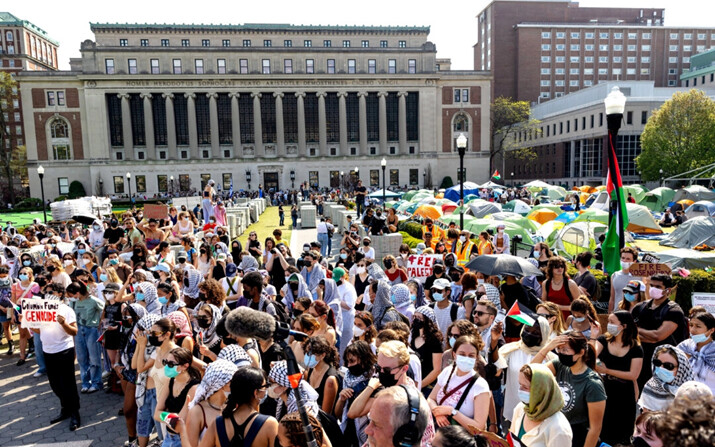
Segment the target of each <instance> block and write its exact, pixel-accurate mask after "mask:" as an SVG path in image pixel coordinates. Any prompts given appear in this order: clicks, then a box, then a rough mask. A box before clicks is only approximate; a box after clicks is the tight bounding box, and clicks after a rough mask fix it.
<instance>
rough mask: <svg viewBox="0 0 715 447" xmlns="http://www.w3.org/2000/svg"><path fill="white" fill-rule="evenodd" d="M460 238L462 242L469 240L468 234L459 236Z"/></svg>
mask: <svg viewBox="0 0 715 447" xmlns="http://www.w3.org/2000/svg"><path fill="white" fill-rule="evenodd" d="M459 240H460V241H462V242H464V241H466V240H467V237H466V236H459Z"/></svg>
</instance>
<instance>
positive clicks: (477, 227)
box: [456, 215, 534, 244]
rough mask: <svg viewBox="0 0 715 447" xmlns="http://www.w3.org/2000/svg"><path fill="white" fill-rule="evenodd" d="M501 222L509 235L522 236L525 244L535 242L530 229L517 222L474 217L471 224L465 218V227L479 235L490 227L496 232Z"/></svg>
mask: <svg viewBox="0 0 715 447" xmlns="http://www.w3.org/2000/svg"><path fill="white" fill-rule="evenodd" d="M456 217H457V222H459V215H457V216H456ZM465 217H466V216H465ZM500 223H503V224H504V227H505V228H504V232H505V233H506V234H508V235H509V237H511V238H513V237H514V236H516V235H519V236H521V240H522V242H524V243H525V244H533V243H534V240H533V239H532V238H531V234H529V231H528V230H526V229H524V228H523V227H521V226H519V225H517V224H515V223H514V222H508V221H503V220H494V219H476V218H474V220H472V221H470V222H469V224H467V221H466V220H465V222H464V229H465V230H467V231H471V232H472V233H473V234H474V235H479V233H481V232H482V231H486V230H487V229H488V228H492V229H493V230H494V232H495V233H496V228H497V224H500Z"/></svg>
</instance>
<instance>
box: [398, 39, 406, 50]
mask: <svg viewBox="0 0 715 447" xmlns="http://www.w3.org/2000/svg"><path fill="white" fill-rule="evenodd" d="M397 47H398V48H407V41H406V40H401V41H399V42H398V43H397Z"/></svg>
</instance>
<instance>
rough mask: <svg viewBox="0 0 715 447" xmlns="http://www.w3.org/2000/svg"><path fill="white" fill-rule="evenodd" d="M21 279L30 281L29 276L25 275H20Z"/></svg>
mask: <svg viewBox="0 0 715 447" xmlns="http://www.w3.org/2000/svg"><path fill="white" fill-rule="evenodd" d="M19 278H20V281H27V280H28V279H30V277H29V276H27V275H23V274H20V275H19Z"/></svg>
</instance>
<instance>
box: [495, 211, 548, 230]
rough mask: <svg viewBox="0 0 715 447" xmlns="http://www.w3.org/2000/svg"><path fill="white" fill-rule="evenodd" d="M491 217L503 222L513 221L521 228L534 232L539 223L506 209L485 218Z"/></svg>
mask: <svg viewBox="0 0 715 447" xmlns="http://www.w3.org/2000/svg"><path fill="white" fill-rule="evenodd" d="M489 217H491V218H492V219H494V220H503V221H505V222H514V223H515V224H517V225H519V226H520V227H522V228H525V229H527V230H529V231H531V232H532V233H536V230H538V229H539V224H538V223H537V222H534V221H533V220H531V219H529V218H527V217H524V216H522V215H521V214H517V213H510V212H508V211H502V212H501V213H494V214H492V215H491V216H487V218H489Z"/></svg>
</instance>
